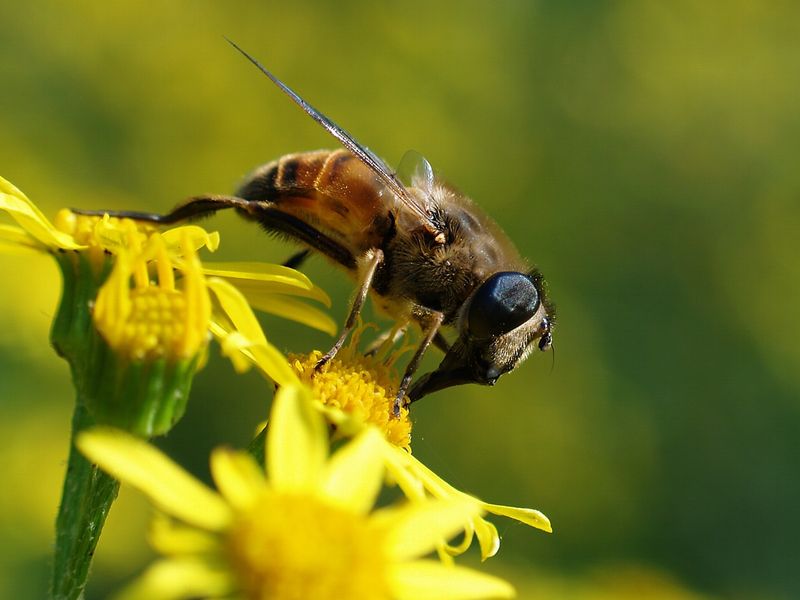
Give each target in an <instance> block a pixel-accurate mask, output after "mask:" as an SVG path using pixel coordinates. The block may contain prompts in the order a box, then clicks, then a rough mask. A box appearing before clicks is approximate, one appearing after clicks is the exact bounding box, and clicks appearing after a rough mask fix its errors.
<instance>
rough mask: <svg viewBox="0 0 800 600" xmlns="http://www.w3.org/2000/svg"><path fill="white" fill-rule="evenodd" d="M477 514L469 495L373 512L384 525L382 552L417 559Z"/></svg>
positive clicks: (394, 556) (453, 533) (399, 557)
mask: <svg viewBox="0 0 800 600" xmlns="http://www.w3.org/2000/svg"><path fill="white" fill-rule="evenodd" d="M479 513H480V508H479V506H478V503H477V502H475V501H474V500H472V499H470V498H459V499H453V500H432V501H429V502H424V503H414V504H411V505H408V506H405V507H403V508H399V509H393V508H389V509H384V510H381V511H377V512H376V513H375V515H373V517H372V518H373V519H374V520H375V523H376V524H377V526H379V527H386V528H387V530H386V552H387V554H388V555H389V557H391V558H392V559H394V560H406V559H410V558H418V557H420V556H424V555H425V554H428V553H429V552H431V551H432V550H434V549H435V548H436V546H437V545H438V544H441V543H442V542H443V541H446V540H448V539H450V538H451V537H453V536H454V535H455V534H456V533H458V532H459V531H462V530H463V529H464V528H465V527H466V526H467V525H468V523H469V522H470V520H471V519H472V518H473V517H475V516H477V515H478V514H479Z"/></svg>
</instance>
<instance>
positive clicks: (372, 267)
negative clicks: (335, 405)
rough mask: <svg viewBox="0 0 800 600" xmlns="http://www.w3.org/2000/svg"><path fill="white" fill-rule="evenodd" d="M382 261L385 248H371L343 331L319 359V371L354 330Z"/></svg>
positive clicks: (317, 368)
mask: <svg viewBox="0 0 800 600" xmlns="http://www.w3.org/2000/svg"><path fill="white" fill-rule="evenodd" d="M382 262H383V250H381V249H380V248H376V249H374V250H370V251H369V252H368V253H367V263H366V267H365V269H364V274H363V275H362V277H361V281H360V283H359V286H358V292H357V293H356V297H355V298H354V299H353V305H352V306H351V307H350V314H349V315H347V320H346V321H345V323H344V328H343V329H342V333H341V335H340V336H339V339H338V340H336V343H335V344H334V345H333V347H332V348H331V349H330V350H328V351H327V352H326V353H325V356H323V357H322V358H321V359H319V362H318V363H317V366H316V367H315V369H316V370H317V371H319V370H320V369H321V368H322V367H324V366H325V364H326V363H328V362H329V361H330V360H331V359H332V358H333V357H334V356H336V354H337V353H338V352H339V350H340V349H341V347H342V345H343V344H344V342H345V340H347V336H348V335H350V332H351V331H353V328H354V327H355V326H356V321H357V320H358V315H359V314H360V313H361V309H362V308H363V307H364V301H365V300H366V299H367V294H368V293H369V288H370V287H372V280H373V278H374V277H375V271H377V269H378V266H379V265H380V264H381V263H382Z"/></svg>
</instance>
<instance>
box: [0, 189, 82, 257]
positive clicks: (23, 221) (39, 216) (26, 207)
mask: <svg viewBox="0 0 800 600" xmlns="http://www.w3.org/2000/svg"><path fill="white" fill-rule="evenodd" d="M0 210H5V211H6V212H8V213H9V214H10V215H11V217H12V218H13V219H14V220H15V221H16V222H17V223H19V224H20V225H21V226H22V228H23V229H24V230H25V231H27V232H28V233H29V234H30V235H31V236H33V237H34V238H36V239H37V240H38V241H39V242H41V243H42V244H44V246H46V247H47V248H62V249H64V250H80V249H81V248H85V246H81V245H80V244H76V243H75V240H73V239H72V236H71V235H68V234H66V233H64V232H63V231H59V230H58V229H56V228H55V227H54V226H53V224H52V223H50V221H48V220H47V217H45V216H44V214H43V213H42V211H40V210H39V209H38V208H36V206H35V205H34V204H33V202H31V201H30V200H28V197H27V196H25V194H23V193H22V192H21V191H19V190H18V189H17V188H16V187H15V186H14V185H13V184H12V183H11V182H9V181H6V180H5V179H3V178H2V177H0Z"/></svg>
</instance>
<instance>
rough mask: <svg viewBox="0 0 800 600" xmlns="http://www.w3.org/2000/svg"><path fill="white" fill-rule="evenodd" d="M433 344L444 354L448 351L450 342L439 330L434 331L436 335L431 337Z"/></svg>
mask: <svg viewBox="0 0 800 600" xmlns="http://www.w3.org/2000/svg"><path fill="white" fill-rule="evenodd" d="M433 345H434V346H436V347H437V348H438V349H439V350H441V351H442V352H444V353H445V354H447V353H448V352H450V342H448V341H447V338H445V337H444V336H443V335H442V332H441V331H437V332H436V335H435V336H434V338H433Z"/></svg>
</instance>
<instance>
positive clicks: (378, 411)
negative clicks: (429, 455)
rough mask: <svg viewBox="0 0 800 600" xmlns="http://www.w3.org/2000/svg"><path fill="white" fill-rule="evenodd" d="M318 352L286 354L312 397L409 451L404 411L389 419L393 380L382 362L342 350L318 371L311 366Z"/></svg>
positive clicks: (394, 380) (394, 389)
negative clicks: (373, 429) (380, 432)
mask: <svg viewBox="0 0 800 600" xmlns="http://www.w3.org/2000/svg"><path fill="white" fill-rule="evenodd" d="M321 358H322V352H320V351H319V350H314V351H313V352H311V354H305V355H291V354H290V355H289V362H290V364H291V365H292V368H293V369H294V370H295V372H296V373H297V374H298V376H299V377H300V380H301V381H303V382H304V383H305V384H306V385H308V386H309V387H310V388H311V391H312V393H313V394H314V397H315V398H316V399H317V400H319V401H320V402H322V403H323V404H324V405H326V406H330V407H332V408H337V409H339V410H341V411H343V412H345V413H347V414H348V415H350V416H351V417H353V418H355V419H356V420H358V421H360V422H362V423H365V424H370V425H374V426H375V427H377V428H378V429H379V430H381V431H382V432H383V434H384V436H385V437H386V439H387V440H388V441H390V442H391V443H392V444H394V445H395V446H398V447H400V448H404V449H406V450H410V448H411V419H410V418H409V413H408V409H407V408H403V409H401V411H400V418H399V419H397V418H394V417H393V416H392V410H393V406H394V398H395V395H396V393H397V383H396V381H397V379H396V377H395V375H394V373H393V372H392V369H391V368H390V367H389V366H387V365H386V364H385V363H384V362H383V361H381V360H379V359H377V358H375V357H373V356H364V355H362V354H359V353H358V352H356V351H355V350H354V349H353V348H344V349H343V350H342V351H341V352H339V354H338V355H337V356H336V358H334V359H332V360H330V361H329V362H328V363H327V364H325V366H323V367H322V369H321V370H320V371H316V370H315V367H316V365H317V363H318V362H319V360H320V359H321Z"/></svg>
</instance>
